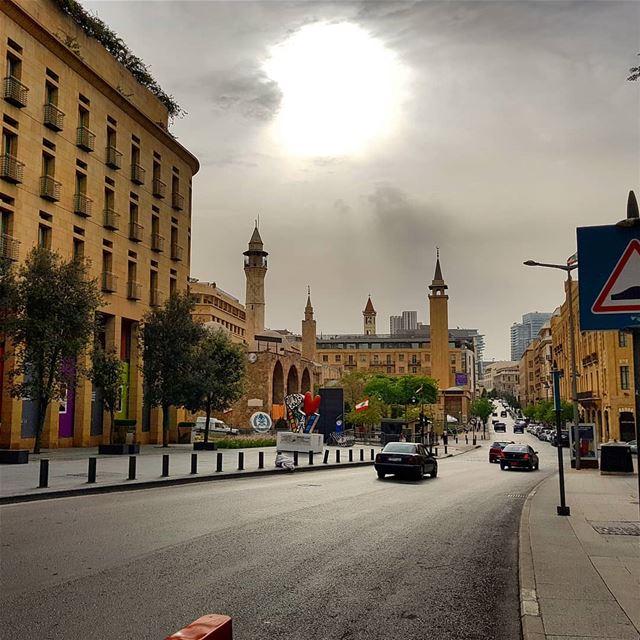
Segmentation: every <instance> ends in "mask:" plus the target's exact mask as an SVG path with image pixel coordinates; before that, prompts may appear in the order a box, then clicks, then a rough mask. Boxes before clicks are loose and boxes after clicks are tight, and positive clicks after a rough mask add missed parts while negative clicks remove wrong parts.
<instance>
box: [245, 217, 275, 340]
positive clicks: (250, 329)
mask: <svg viewBox="0 0 640 640" xmlns="http://www.w3.org/2000/svg"><path fill="white" fill-rule="evenodd" d="M268 255H269V254H268V253H267V252H266V251H265V250H264V245H263V244H262V238H261V237H260V232H259V231H258V225H257V224H256V227H255V229H254V230H253V235H252V236H251V240H249V249H248V250H247V251H245V252H244V256H245V258H244V274H245V276H246V279H247V288H246V292H245V298H244V299H245V307H246V314H247V325H246V326H247V333H246V339H247V344H248V345H249V349H250V350H255V349H256V348H257V345H256V340H255V337H256V335H260V334H262V332H263V331H264V305H265V303H264V278H265V276H266V275H267V256H268Z"/></svg>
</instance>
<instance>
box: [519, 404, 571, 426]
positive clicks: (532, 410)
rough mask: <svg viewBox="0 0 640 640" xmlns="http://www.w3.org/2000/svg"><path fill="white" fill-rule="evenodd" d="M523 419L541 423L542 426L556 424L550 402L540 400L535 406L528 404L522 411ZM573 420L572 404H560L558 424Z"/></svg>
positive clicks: (554, 413)
mask: <svg viewBox="0 0 640 640" xmlns="http://www.w3.org/2000/svg"><path fill="white" fill-rule="evenodd" d="M522 413H523V415H524V416H525V417H527V418H530V419H532V420H534V421H535V422H542V423H544V424H552V425H553V424H555V423H556V412H555V409H554V406H553V402H552V401H551V400H540V401H539V402H536V404H530V405H528V406H527V407H525V408H524V409H523V410H522ZM572 420H573V403H571V402H568V401H567V400H562V401H561V402H560V422H561V423H562V424H565V423H566V422H571V421H572Z"/></svg>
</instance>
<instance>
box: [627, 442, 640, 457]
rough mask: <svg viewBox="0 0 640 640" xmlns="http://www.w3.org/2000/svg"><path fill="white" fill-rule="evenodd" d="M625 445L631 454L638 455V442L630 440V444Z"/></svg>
mask: <svg viewBox="0 0 640 640" xmlns="http://www.w3.org/2000/svg"><path fill="white" fill-rule="evenodd" d="M627 444H628V445H629V449H631V453H635V454H636V455H638V441H637V440H631V442H627Z"/></svg>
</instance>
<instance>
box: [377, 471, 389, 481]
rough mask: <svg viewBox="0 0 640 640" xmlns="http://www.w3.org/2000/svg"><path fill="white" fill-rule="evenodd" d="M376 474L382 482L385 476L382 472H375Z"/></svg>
mask: <svg viewBox="0 0 640 640" xmlns="http://www.w3.org/2000/svg"><path fill="white" fill-rule="evenodd" d="M376 473H377V474H378V478H380V480H382V479H383V478H384V477H385V476H386V475H387V474H386V473H385V472H384V471H376Z"/></svg>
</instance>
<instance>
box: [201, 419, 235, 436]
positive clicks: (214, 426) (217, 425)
mask: <svg viewBox="0 0 640 640" xmlns="http://www.w3.org/2000/svg"><path fill="white" fill-rule="evenodd" d="M206 426H207V417H206V416H199V417H198V418H196V426H195V429H196V431H202V432H204V429H205V427H206ZM209 433H222V434H224V435H227V436H237V435H238V433H239V431H238V429H234V428H233V427H229V426H227V425H226V424H225V423H224V422H222V420H218V419H217V418H209Z"/></svg>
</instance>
